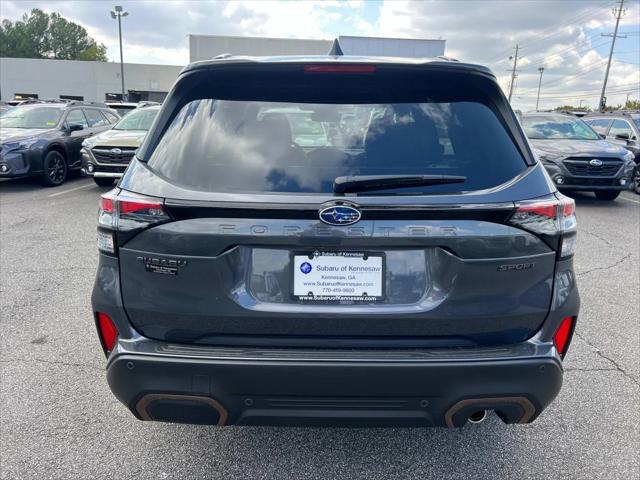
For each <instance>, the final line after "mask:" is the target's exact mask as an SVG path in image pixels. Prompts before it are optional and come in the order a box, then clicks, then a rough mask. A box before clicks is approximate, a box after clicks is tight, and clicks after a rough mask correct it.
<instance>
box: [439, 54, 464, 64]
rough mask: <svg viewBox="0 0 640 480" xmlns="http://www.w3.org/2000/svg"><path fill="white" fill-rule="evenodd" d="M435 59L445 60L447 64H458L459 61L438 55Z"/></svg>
mask: <svg viewBox="0 0 640 480" xmlns="http://www.w3.org/2000/svg"><path fill="white" fill-rule="evenodd" d="M436 58H440V59H442V60H446V61H447V62H459V61H460V60H458V59H457V58H453V57H445V56H444V55H438V56H437V57H436Z"/></svg>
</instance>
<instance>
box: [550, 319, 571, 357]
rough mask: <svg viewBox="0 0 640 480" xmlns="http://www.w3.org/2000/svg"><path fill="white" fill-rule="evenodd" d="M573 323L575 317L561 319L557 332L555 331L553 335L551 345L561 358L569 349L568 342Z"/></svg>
mask: <svg viewBox="0 0 640 480" xmlns="http://www.w3.org/2000/svg"><path fill="white" fill-rule="evenodd" d="M574 321H575V317H565V318H563V319H562V322H561V323H560V326H559V327H558V330H556V333H555V334H554V335H553V343H554V344H555V346H556V348H557V349H558V353H560V356H561V357H564V356H565V355H566V353H567V350H568V349H569V340H570V339H571V334H572V333H573V324H574Z"/></svg>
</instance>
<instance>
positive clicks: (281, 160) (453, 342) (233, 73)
mask: <svg viewBox="0 0 640 480" xmlns="http://www.w3.org/2000/svg"><path fill="white" fill-rule="evenodd" d="M338 65H342V67H341V68H336V64H327V63H318V64H312V65H309V64H302V63H285V64H268V63H253V62H244V63H242V62H240V63H233V62H232V63H229V64H225V63H224V62H223V63H221V64H220V65H217V64H214V65H213V66H205V67H201V68H195V69H193V70H187V72H186V73H183V75H182V76H181V77H180V79H179V80H178V83H177V85H176V86H175V87H174V90H173V91H172V92H171V94H170V95H169V97H168V99H167V101H166V102H165V105H164V107H163V109H162V111H161V113H160V115H159V118H158V121H157V122H156V124H155V125H154V128H153V129H152V131H151V132H150V134H149V136H148V137H147V139H146V141H145V144H144V145H143V147H142V148H141V150H140V153H139V158H138V159H135V160H134V162H133V163H132V165H131V167H130V168H129V170H128V171H127V173H126V175H125V177H124V178H123V180H122V182H121V184H120V187H121V188H122V191H120V193H119V195H118V197H117V198H116V199H115V200H118V199H119V201H120V202H121V203H120V207H119V208H120V214H119V215H120V220H119V224H118V232H117V238H116V243H117V255H118V256H119V259H120V274H121V285H122V298H123V304H124V307H125V309H126V312H127V314H128V316H129V319H130V321H131V323H132V324H133V326H134V327H135V328H136V329H137V330H138V331H139V332H140V333H142V334H143V335H145V336H148V337H152V338H156V339H161V340H167V341H173V342H183V343H201V344H216V345H272V346H319V347H327V346H336V347H424V346H466V345H477V344H482V345H498V344H505V343H512V342H516V341H519V340H523V339H525V338H528V337H530V336H531V335H532V334H533V333H534V332H535V331H537V329H538V328H539V327H540V325H541V324H542V322H543V321H544V319H545V317H546V315H547V313H548V311H549V308H550V304H551V298H552V288H553V274H554V266H555V259H556V251H557V249H558V245H559V243H558V240H559V237H558V235H557V234H556V232H555V231H553V230H549V231H545V230H544V229H542V230H540V231H536V230H537V229H536V228H530V227H531V225H530V223H531V218H529V217H527V218H525V221H524V222H520V223H519V222H518V221H515V220H514V218H516V217H514V215H515V212H516V209H517V207H518V205H521V204H522V203H523V202H524V203H525V204H526V203H527V200H528V199H542V201H543V202H544V201H547V202H549V201H550V202H552V204H553V205H555V204H557V203H558V201H557V199H556V198H555V197H553V191H552V187H550V186H549V182H548V178H547V177H546V174H545V173H544V171H543V169H542V168H541V167H540V166H539V165H537V164H535V163H534V162H532V161H531V156H530V152H529V148H528V146H527V144H526V141H525V140H524V137H523V135H522V132H521V131H520V128H519V127H518V125H517V121H515V117H514V116H513V113H512V112H511V110H510V109H509V107H508V105H507V103H506V101H505V99H504V96H503V95H502V94H501V93H500V90H499V87H498V86H497V84H496V83H495V79H494V78H493V77H492V76H491V75H489V74H487V73H486V72H483V71H481V70H478V71H476V70H472V69H468V68H466V67H464V66H453V67H452V66H449V65H447V64H445V63H442V62H440V63H433V64H426V65H409V66H407V65H397V64H384V63H382V64H380V63H379V64H375V65H372V64H362V63H360V64H350V65H344V64H338ZM553 202H555V203H553ZM116 203H117V201H116ZM140 205H142V206H140ZM145 205H146V206H145ZM541 211H542V210H541ZM553 212H555V210H553V211H552V213H553ZM518 218H519V217H518ZM522 218H524V217H522ZM553 220H554V221H555V218H554V219H553ZM534 221H535V219H534ZM527 222H529V224H528V223H527Z"/></svg>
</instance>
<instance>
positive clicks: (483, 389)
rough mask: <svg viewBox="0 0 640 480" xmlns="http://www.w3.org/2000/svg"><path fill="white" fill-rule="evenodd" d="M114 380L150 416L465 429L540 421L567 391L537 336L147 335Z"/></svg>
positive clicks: (114, 368)
mask: <svg viewBox="0 0 640 480" xmlns="http://www.w3.org/2000/svg"><path fill="white" fill-rule="evenodd" d="M140 342H142V344H141V343H140ZM143 344H144V345H143ZM107 377H108V382H109V386H110V387H111V390H112V391H113V393H114V394H115V396H116V397H117V398H118V399H119V400H120V401H121V402H122V403H124V404H125V405H126V406H127V407H128V408H129V409H130V410H131V412H132V413H133V414H134V415H135V416H136V417H137V418H139V419H142V420H158V421H169V422H180V423H199V424H212V425H231V424H237V425H308V426H330V425H341V426H345V425H349V426H363V425H364V426H448V427H460V426H463V425H464V424H465V423H466V421H467V419H468V418H469V416H470V415H471V414H472V413H474V412H477V411H479V410H485V409H486V410H494V411H495V412H496V413H497V414H498V415H499V416H500V417H501V418H502V419H503V420H504V421H505V422H507V423H529V422H531V421H533V420H534V419H535V418H536V417H537V416H538V415H539V414H540V413H541V412H542V411H543V410H544V409H545V408H546V407H547V405H549V403H550V402H551V401H552V400H553V399H554V398H555V396H556V395H557V394H558V392H559V390H560V387H561V385H562V365H561V362H560V360H559V358H558V356H557V353H556V352H555V349H553V347H552V346H551V345H548V344H540V343H535V342H533V341H531V342H525V343H522V344H519V345H516V346H514V347H509V348H501V349H493V350H490V349H468V351H465V352H464V353H461V351H460V350H459V349H458V350H455V351H453V350H451V351H447V350H442V351H437V350H430V351H424V352H422V353H421V352H420V351H407V352H385V351H365V352H356V353H354V352H353V351H328V350H327V351H317V350H315V351H314V350H307V351H303V350H302V351H301V350H263V351H260V350H255V349H222V348H214V347H202V348H200V347H180V346H175V345H174V346H171V345H167V344H160V343H158V342H152V341H149V340H147V339H144V340H142V341H141V340H140V339H138V340H136V341H133V342H132V341H120V342H119V344H118V346H117V348H116V350H115V351H114V352H113V353H112V355H111V357H110V360H109V364H108V369H107Z"/></svg>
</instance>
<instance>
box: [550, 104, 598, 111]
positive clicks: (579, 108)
mask: <svg viewBox="0 0 640 480" xmlns="http://www.w3.org/2000/svg"><path fill="white" fill-rule="evenodd" d="M554 110H556V111H559V110H568V111H578V112H590V111H591V109H590V108H589V107H576V106H575V105H560V106H559V107H556V108H554Z"/></svg>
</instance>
